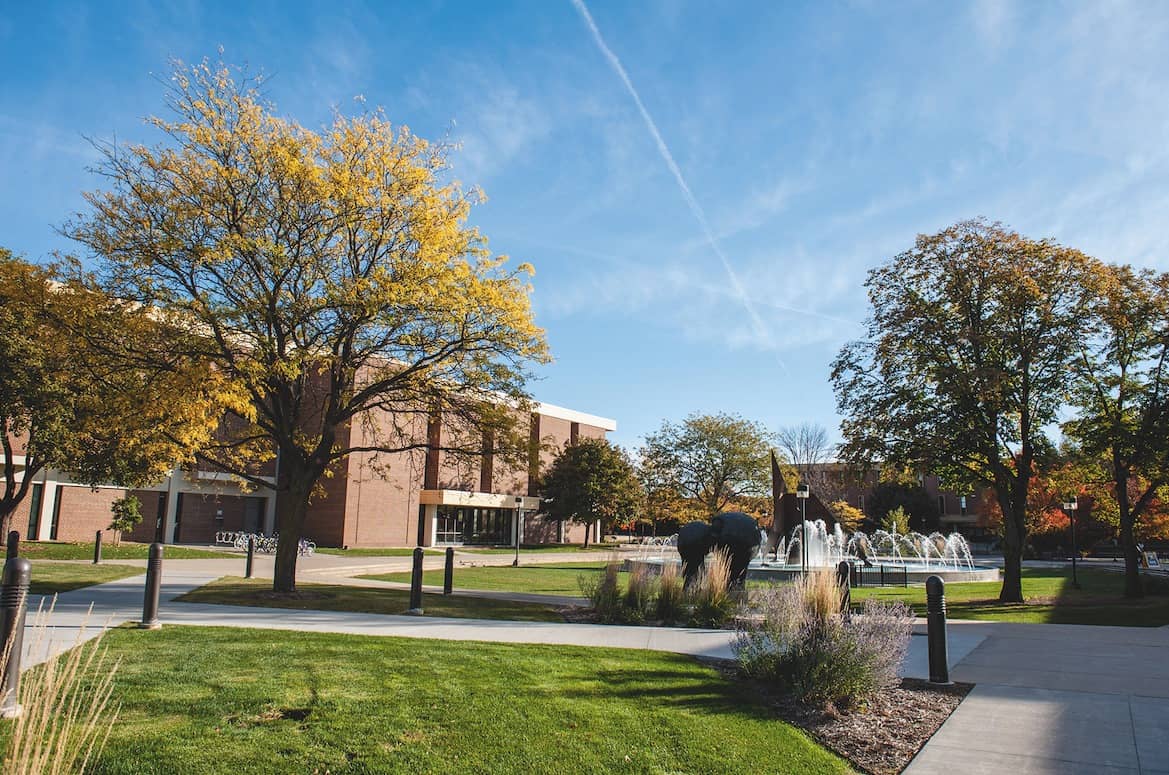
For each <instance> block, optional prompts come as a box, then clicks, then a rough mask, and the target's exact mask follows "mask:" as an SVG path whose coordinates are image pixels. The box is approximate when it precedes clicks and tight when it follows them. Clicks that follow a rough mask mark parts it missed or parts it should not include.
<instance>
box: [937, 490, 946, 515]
mask: <svg viewBox="0 0 1169 775" xmlns="http://www.w3.org/2000/svg"><path fill="white" fill-rule="evenodd" d="M945 514H946V496H945V495H939V496H938V516H945Z"/></svg>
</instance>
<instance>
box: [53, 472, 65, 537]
mask: <svg viewBox="0 0 1169 775" xmlns="http://www.w3.org/2000/svg"><path fill="white" fill-rule="evenodd" d="M64 493H65V487H64V486H62V485H60V484H59V485H57V497H56V498H54V499H53V520H52V521H51V522H50V523H49V540H50V541H56V540H57V528H59V527H60V526H61V496H62V495H63V494H64Z"/></svg>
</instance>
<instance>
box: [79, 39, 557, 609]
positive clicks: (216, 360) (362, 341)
mask: <svg viewBox="0 0 1169 775" xmlns="http://www.w3.org/2000/svg"><path fill="white" fill-rule="evenodd" d="M171 83H172V84H173V86H172V87H171V90H170V92H169V93H168V104H169V107H170V109H171V115H170V116H169V117H166V118H155V119H152V123H153V125H154V126H155V127H156V128H158V129H159V130H161V131H162V132H163V133H164V134H165V139H164V141H163V142H162V143H160V144H159V145H156V146H153V147H147V146H140V145H134V146H128V147H105V148H103V150H104V158H103V161H102V162H101V164H100V171H101V173H102V174H103V175H104V177H105V180H106V181H107V182H108V184H109V188H108V189H107V190H104V191H98V192H94V193H90V194H88V195H87V196H86V200H87V202H88V204H89V208H88V211H87V212H84V213H82V214H79V215H78V216H77V217H76V218H75V219H74V221H73V222H71V223H69V224H68V225H67V226H66V227H65V229H64V231H65V232H66V233H67V234H68V235H70V236H72V237H73V238H74V239H76V240H78V241H79V242H81V243H82V244H83V245H85V246H86V247H88V248H89V249H90V250H91V251H92V253H93V254H94V255H95V256H96V257H97V258H98V259H99V260H100V265H101V267H102V269H101V275H102V282H103V283H104V285H105V287H106V288H108V289H109V290H110V291H111V292H112V293H115V294H117V295H120V296H122V297H124V298H128V299H133V300H135V301H138V302H141V303H142V304H144V305H148V306H149V307H151V308H153V309H155V310H157V311H158V314H160V315H163V316H166V317H167V318H168V319H171V320H174V321H176V324H178V325H186V326H187V327H188V328H189V329H190V330H191V331H193V332H196V333H198V334H200V335H201V336H200V338H199V339H198V341H197V342H195V343H193V344H191V345H189V346H192V347H193V348H194V352H195V353H196V354H197V356H198V357H200V358H202V359H205V360H206V361H208V362H209V363H210V364H212V369H213V371H214V372H215V373H217V374H221V375H223V376H224V377H225V378H226V379H228V380H230V382H231V383H232V384H234V385H237V386H238V387H239V389H240V390H241V391H242V392H243V394H244V395H245V396H246V397H247V400H246V402H243V403H242V404H236V405H234V406H228V407H225V410H226V411H227V414H228V416H227V422H225V423H224V424H223V425H222V426H221V428H220V431H219V433H218V434H217V439H216V443H215V444H213V445H210V446H208V447H205V448H204V449H203V450H202V452H201V453H200V458H201V460H202V462H203V463H205V464H207V465H211V466H214V467H216V468H219V469H221V470H223V471H226V472H229V473H231V474H234V475H235V476H237V477H239V478H240V479H242V480H244V481H247V482H251V483H253V484H256V485H259V486H269V485H272V486H274V487H275V490H276V513H277V519H278V520H279V525H280V539H279V542H278V546H277V553H276V570H275V575H274V582H273V584H274V588H275V589H276V590H277V591H291V590H293V589H294V588H295V584H296V560H297V554H298V552H297V546H298V542H299V539H300V538H301V536H302V535H303V532H304V525H305V517H306V513H307V509H308V505H309V501H310V498H312V497H314V496H315V497H320V495H321V481H322V478H323V477H325V476H326V475H329V474H331V473H332V472H333V471H335V470H336V465H337V464H338V463H339V461H341V460H342V459H343V458H345V457H346V456H348V455H350V454H352V453H354V452H370V453H373V454H375V455H383V456H384V455H386V454H394V453H407V452H410V451H413V450H422V449H426V448H428V447H431V448H434V447H438V448H441V449H443V450H445V451H447V452H448V453H451V454H452V455H459V454H465V455H480V454H483V453H484V451H485V450H484V439H485V438H489V439H491V440H492V445H498V446H503V447H506V448H507V449H510V450H513V451H514V450H522V449H523V448H526V447H525V446H524V445H526V435H525V436H524V438H523V444H522V445H521V443H520V440H519V438H518V437H519V436H520V435H521V434H519V433H516V432H514V431H515V429H516V426H517V422H516V421H517V419H518V418H524V417H527V416H528V410H529V408H530V407H529V406H528V404H527V394H526V392H525V390H524V383H525V380H526V377H527V368H528V366H529V364H530V363H531V362H532V361H540V360H543V359H545V358H546V357H547V355H546V347H545V343H544V338H543V332H542V331H541V330H540V329H539V328H537V327H536V325H535V324H534V322H533V319H532V314H531V306H530V303H529V293H530V290H531V288H530V286H529V284H528V277H529V275H530V272H531V268H530V267H529V266H527V265H520V266H518V267H516V268H514V269H511V268H507V267H506V266H505V263H506V261H505V258H504V257H501V256H495V255H492V254H491V253H490V251H489V250H488V248H487V245H486V241H485V239H484V238H483V237H482V236H481V235H480V233H479V232H478V230H476V229H475V228H473V227H470V226H468V225H467V224H466V220H467V216H468V213H469V210H470V208H471V206H472V204H473V203H474V202H475V201H476V199H477V196H478V195H477V193H476V192H467V191H464V190H463V189H462V188H461V186H460V185H459V184H458V183H457V182H455V181H453V180H451V179H450V176H449V174H448V173H447V172H446V169H447V164H446V157H445V149H444V148H443V147H442V146H436V145H433V144H431V143H428V142H426V141H425V140H423V139H421V138H419V137H416V136H414V135H413V134H411V133H410V131H409V130H408V129H406V128H405V127H397V128H395V127H392V126H391V125H390V123H389V122H388V121H387V120H386V119H385V118H384V116H383V115H382V114H381V113H380V112H367V113H363V114H361V115H358V116H355V117H348V116H345V115H341V114H340V113H338V114H337V115H335V117H334V119H333V121H332V123H331V124H329V125H328V126H326V127H324V128H323V129H321V130H319V131H313V130H310V129H306V128H305V127H303V126H301V125H299V124H297V123H296V122H295V121H293V120H290V119H287V118H284V117H281V116H279V115H277V114H276V112H275V108H274V107H273V106H272V105H271V104H270V103H268V102H267V101H266V100H265V99H264V98H263V97H262V96H261V94H260V92H259V91H258V80H257V79H254V78H248V77H247V76H246V74H244V73H241V72H239V71H238V70H233V69H232V68H228V67H226V66H221V65H211V64H208V63H207V62H203V63H202V64H198V65H195V66H182V65H177V66H176V68H175V71H174V75H173V78H172V81H171ZM436 417H441V420H442V425H441V428H442V431H441V433H432V434H428V433H427V425H428V422H430V421H431V420H433V419H435V418H436ZM434 427H437V426H434ZM509 440H511V441H513V442H514V443H509ZM489 451H492V452H496V453H498V452H500V451H502V450H489ZM273 458H275V459H274V460H273ZM382 459H384V457H383V458H382ZM265 461H268V462H269V463H271V464H272V465H273V466H274V469H275V481H274V483H273V481H272V479H271V478H270V477H269V476H268V474H271V473H272V472H271V470H269V471H265V470H264V469H263V468H262V467H260V465H259V464H261V463H264V462H265Z"/></svg>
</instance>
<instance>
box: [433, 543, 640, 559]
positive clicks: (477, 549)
mask: <svg viewBox="0 0 1169 775" xmlns="http://www.w3.org/2000/svg"><path fill="white" fill-rule="evenodd" d="M616 549H617V544H589V546H588V548H587V549H586V548H585V547H583V546H581V545H580V544H521V545H520V557H521V558H522V557H523V556H524V555H525V554H527V553H529V552H537V553H540V554H545V553H556V552H612V551H615V550H616ZM455 551H456V552H459V553H464V552H465V553H467V554H515V547H514V546H510V547H509V546H491V547H488V546H468V547H465V548H464V547H462V546H456V547H455Z"/></svg>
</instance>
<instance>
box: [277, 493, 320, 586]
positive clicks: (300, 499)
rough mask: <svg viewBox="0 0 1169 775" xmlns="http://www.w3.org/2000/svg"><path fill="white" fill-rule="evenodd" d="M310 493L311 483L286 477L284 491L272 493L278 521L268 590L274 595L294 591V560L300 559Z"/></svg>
mask: <svg viewBox="0 0 1169 775" xmlns="http://www.w3.org/2000/svg"><path fill="white" fill-rule="evenodd" d="M311 491H312V482H305V481H304V479H303V478H302V479H300V480H297V479H294V478H291V477H290V481H289V487H288V489H286V490H282V491H278V492H277V493H276V513H277V514H278V515H279V519H280V538H279V540H278V541H277V542H276V570H275V573H274V574H273V576H272V589H273V590H274V591H276V592H295V591H296V561H297V558H298V557H299V556H300V551H299V550H300V539H301V536H302V534H303V531H304V519H305V515H306V514H307V513H308V496H309V493H310V492H311Z"/></svg>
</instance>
